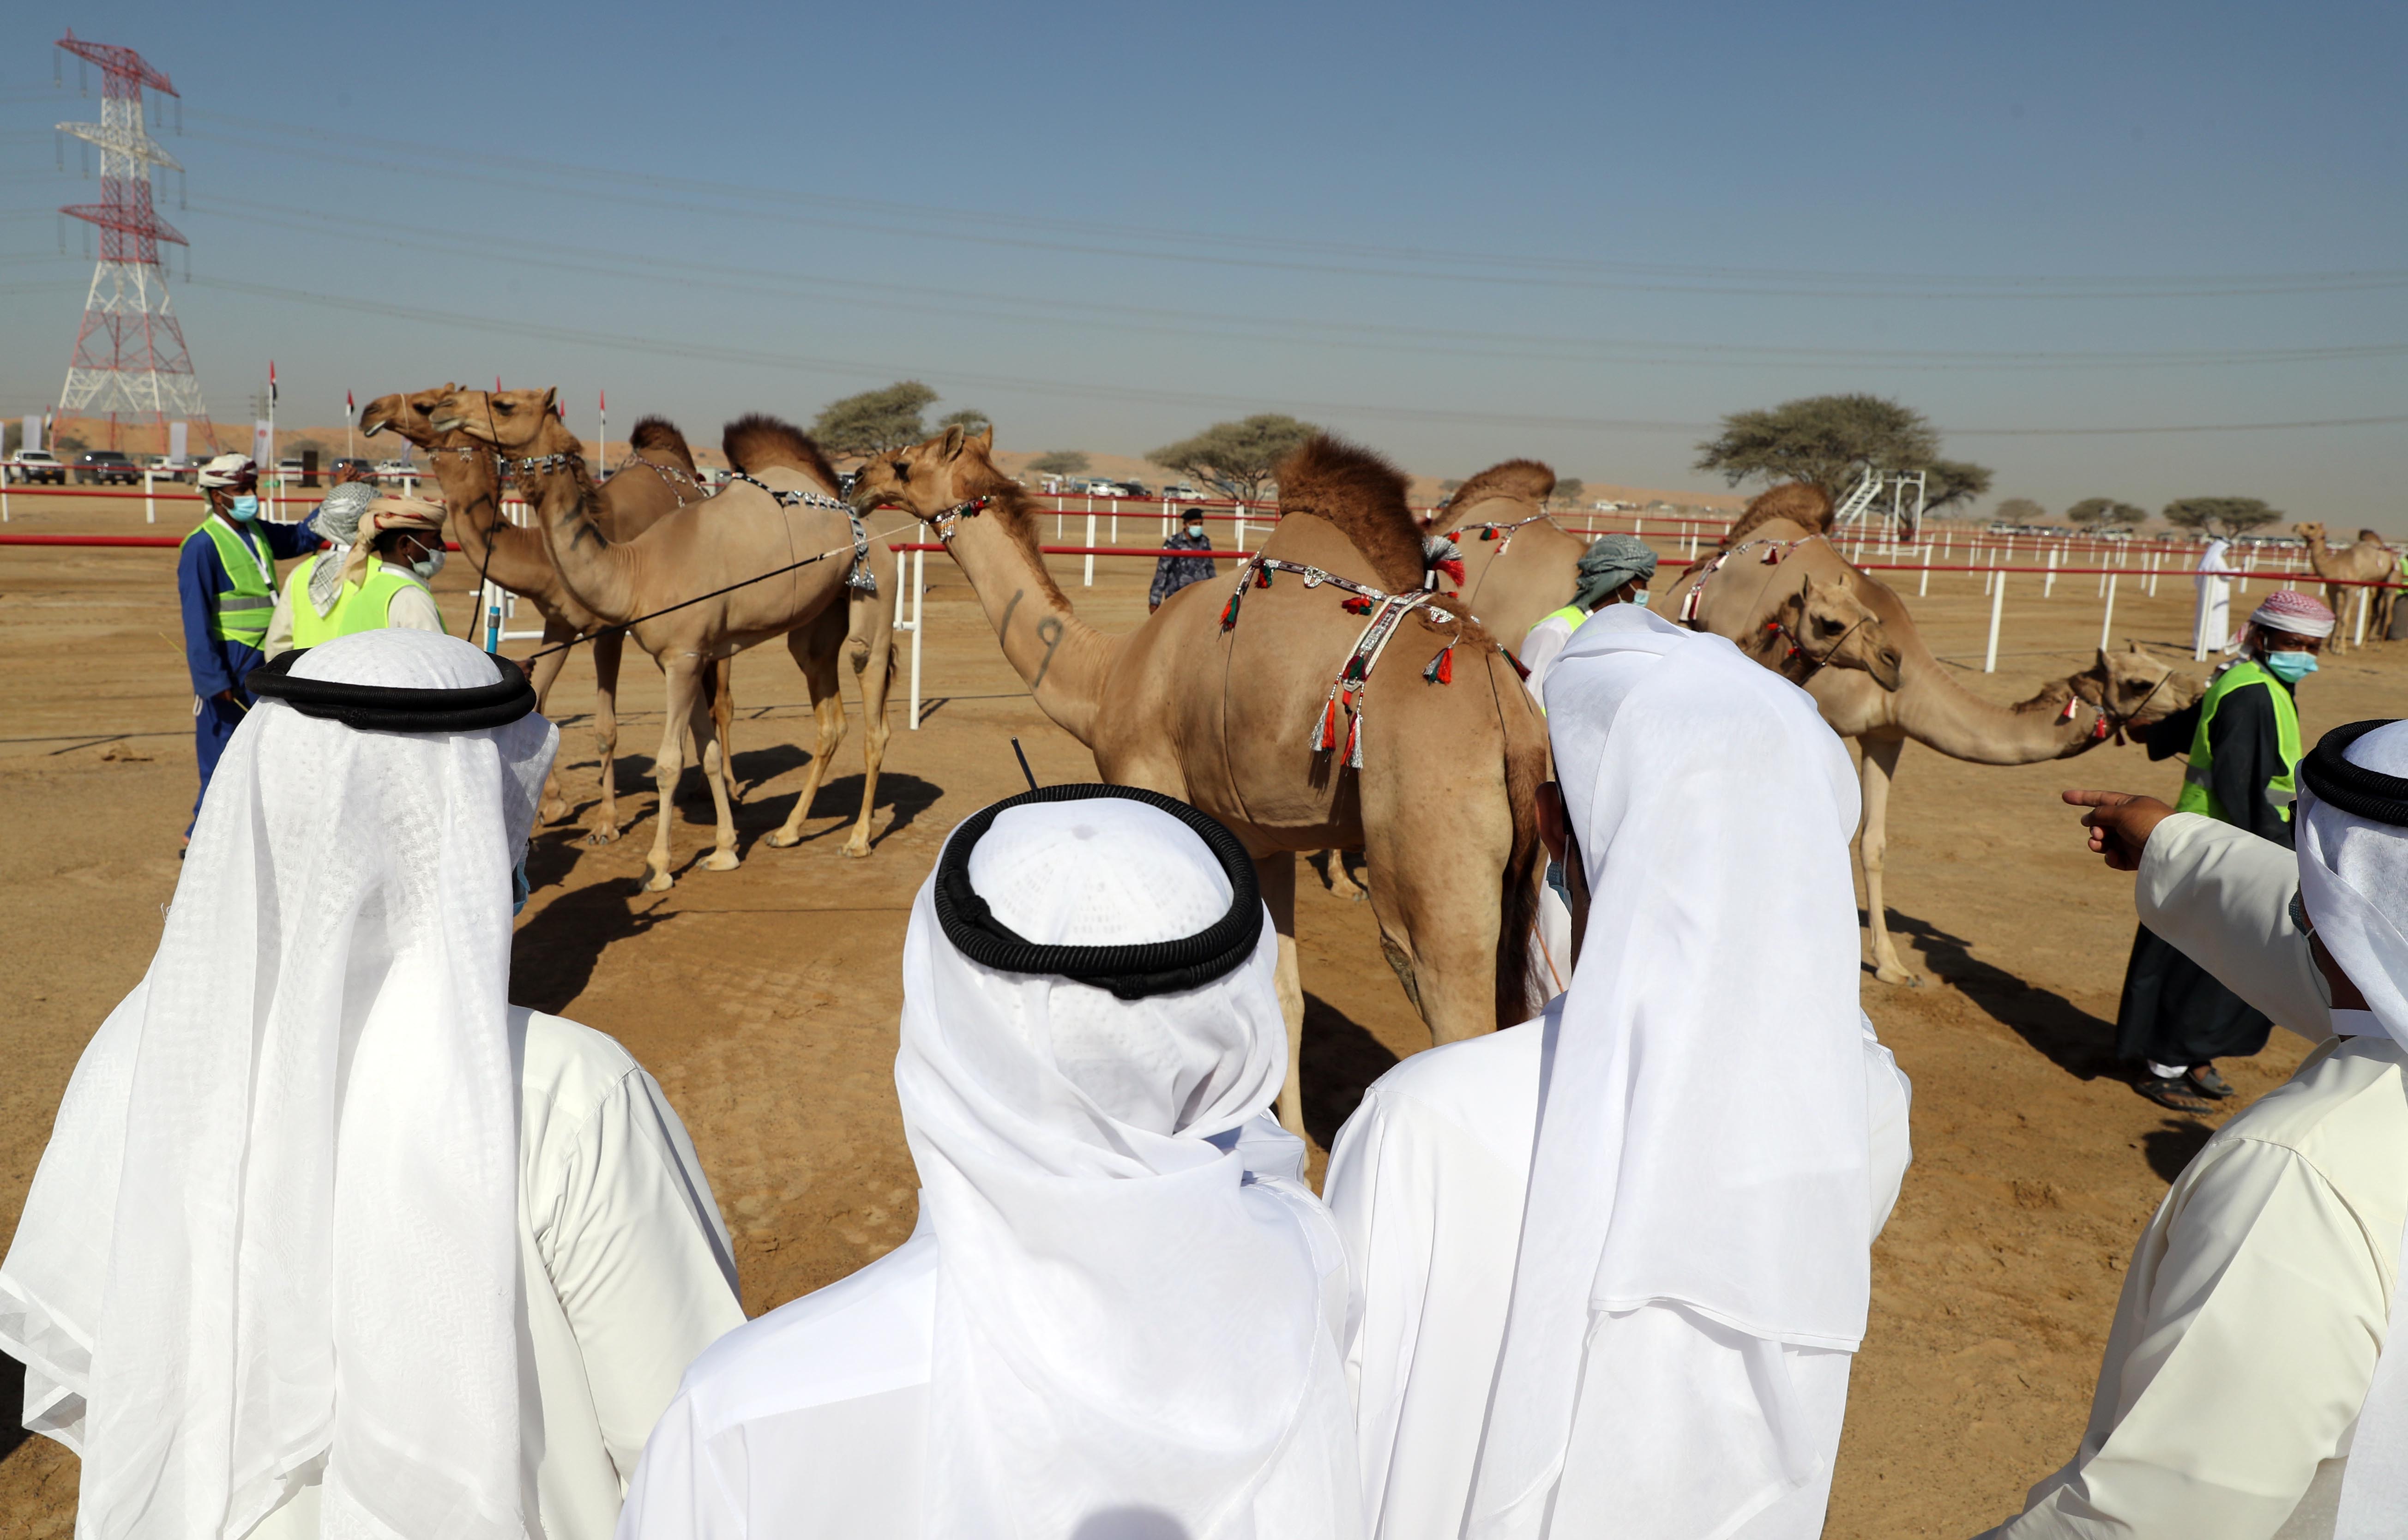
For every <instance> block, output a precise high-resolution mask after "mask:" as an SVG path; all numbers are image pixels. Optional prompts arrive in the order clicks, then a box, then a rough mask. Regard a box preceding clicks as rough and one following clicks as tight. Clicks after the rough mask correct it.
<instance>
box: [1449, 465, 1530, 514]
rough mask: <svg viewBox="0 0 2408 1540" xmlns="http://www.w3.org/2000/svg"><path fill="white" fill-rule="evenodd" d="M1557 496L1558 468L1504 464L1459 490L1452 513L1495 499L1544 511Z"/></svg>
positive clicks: (1450, 504)
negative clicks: (1455, 510)
mask: <svg viewBox="0 0 2408 1540" xmlns="http://www.w3.org/2000/svg"><path fill="white" fill-rule="evenodd" d="M1554 495H1555V467H1554V466H1553V465H1550V464H1547V463H1545V462H1543V461H1539V460H1502V461H1499V462H1498V463H1496V464H1494V465H1491V466H1489V467H1488V468H1487V469H1486V470H1484V471H1482V472H1481V473H1480V474H1479V475H1478V476H1475V477H1473V478H1471V479H1470V480H1469V481H1466V482H1465V483H1464V484H1463V485H1461V486H1459V487H1457V488H1455V496H1454V498H1453V500H1452V501H1450V502H1449V503H1448V504H1447V506H1448V507H1449V508H1450V509H1454V508H1469V507H1470V506H1473V505H1475V504H1478V503H1484V502H1487V501H1489V500H1491V499H1493V498H1500V497H1501V498H1506V499H1509V500H1511V501H1512V502H1516V503H1527V504H1529V505H1530V506H1532V507H1543V506H1545V505H1546V501H1547V499H1548V498H1550V497H1553V496H1554Z"/></svg>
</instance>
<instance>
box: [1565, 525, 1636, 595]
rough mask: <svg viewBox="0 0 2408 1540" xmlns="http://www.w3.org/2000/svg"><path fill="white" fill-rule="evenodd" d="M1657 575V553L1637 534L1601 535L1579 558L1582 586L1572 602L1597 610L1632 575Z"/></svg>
mask: <svg viewBox="0 0 2408 1540" xmlns="http://www.w3.org/2000/svg"><path fill="white" fill-rule="evenodd" d="M1655 576H1656V553H1655V552H1654V551H1652V550H1649V549H1647V542H1646V541H1644V540H1641V538H1639V536H1637V535H1598V537H1597V539H1596V541H1595V542H1594V543H1592V544H1591V545H1590V546H1589V548H1588V549H1587V551H1586V552H1585V553H1584V554H1583V555H1582V557H1581V559H1580V588H1579V589H1578V591H1576V592H1574V593H1573V594H1572V603H1574V604H1576V605H1578V606H1581V608H1583V609H1595V608H1596V607H1597V606H1598V604H1599V603H1601V602H1602V601H1603V600H1604V598H1605V596H1606V595H1607V594H1609V593H1612V592H1613V591H1614V590H1615V589H1618V588H1620V587H1621V586H1622V585H1623V584H1625V583H1627V582H1628V581H1630V580H1631V579H1632V578H1653V577H1655Z"/></svg>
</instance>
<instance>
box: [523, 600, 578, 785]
mask: <svg viewBox="0 0 2408 1540" xmlns="http://www.w3.org/2000/svg"><path fill="white" fill-rule="evenodd" d="M575 635H577V633H576V632H574V631H571V630H570V629H569V628H568V622H567V621H566V620H555V619H554V618H553V617H552V616H549V615H547V616H545V617H544V618H543V645H544V646H545V647H547V648H550V647H556V646H558V645H559V644H560V643H562V642H566V641H567V640H569V639H570V638H572V637H574V636H575ZM567 662H568V650H567V649H566V648H563V649H561V650H560V651H558V652H553V653H549V654H547V655H546V656H544V657H541V658H538V659H537V660H536V663H535V667H534V668H533V669H531V670H529V671H528V674H527V682H528V683H529V684H531V685H533V686H535V709H536V714H537V715H538V716H550V715H551V714H552V713H551V712H550V711H548V710H546V709H545V707H546V706H549V705H550V704H551V701H552V684H553V683H554V682H555V681H556V680H558V679H559V677H560V671H561V669H562V667H564V666H565V665H566V663H567ZM567 813H568V798H567V797H566V795H564V794H563V793H562V791H561V790H560V766H559V765H558V764H557V763H554V764H553V765H552V768H551V769H549V770H547V771H545V772H544V775H543V800H542V801H541V802H540V803H539V804H538V806H537V809H536V821H537V822H538V823H550V822H552V820H555V819H559V818H565V817H566V816H567Z"/></svg>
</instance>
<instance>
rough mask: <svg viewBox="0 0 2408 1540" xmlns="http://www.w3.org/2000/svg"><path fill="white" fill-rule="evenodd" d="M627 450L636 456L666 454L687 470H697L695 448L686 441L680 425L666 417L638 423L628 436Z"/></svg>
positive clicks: (652, 418)
mask: <svg viewBox="0 0 2408 1540" xmlns="http://www.w3.org/2000/svg"><path fill="white" fill-rule="evenodd" d="M627 448H628V449H629V450H630V451H632V452H634V453H636V454H645V453H652V454H665V455H667V456H668V457H669V458H671V459H672V460H675V461H677V462H678V463H680V464H681V465H683V466H684V467H685V468H686V469H687V470H689V471H691V470H693V469H695V463H694V447H693V446H692V445H690V444H688V443H687V442H686V441H685V435H683V434H682V433H680V432H679V431H678V425H677V424H676V423H674V422H672V421H669V420H668V419H667V418H666V417H647V418H640V419H638V421H637V422H636V426H635V429H634V431H633V432H631V433H629V434H628V435H627Z"/></svg>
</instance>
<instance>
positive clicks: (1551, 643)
mask: <svg viewBox="0 0 2408 1540" xmlns="http://www.w3.org/2000/svg"><path fill="white" fill-rule="evenodd" d="M1584 619H1585V617H1584ZM1579 629H1580V622H1579V621H1577V620H1566V619H1565V618H1564V614H1563V611H1561V610H1555V611H1554V612H1552V613H1550V614H1549V615H1548V616H1547V618H1546V619H1545V620H1541V621H1540V622H1539V623H1538V624H1537V625H1534V626H1532V627H1531V628H1530V630H1529V633H1528V634H1527V635H1525V636H1524V637H1523V638H1522V649H1521V654H1520V655H1521V659H1522V666H1523V667H1524V668H1527V669H1528V670H1529V671H1530V672H1529V675H1528V676H1527V677H1526V678H1524V679H1523V681H1522V688H1523V689H1525V690H1527V691H1528V692H1530V698H1531V699H1532V700H1534V701H1536V702H1538V703H1539V709H1540V710H1541V711H1544V710H1545V709H1546V708H1547V670H1548V669H1549V668H1551V667H1553V666H1554V665H1555V658H1556V656H1557V655H1558V654H1560V653H1561V652H1562V651H1563V649H1564V646H1565V644H1566V643H1568V642H1570V640H1571V639H1572V633H1573V632H1575V631H1578V630H1579Z"/></svg>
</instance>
